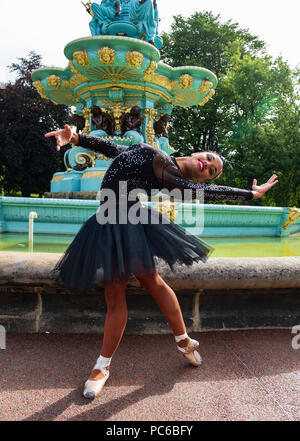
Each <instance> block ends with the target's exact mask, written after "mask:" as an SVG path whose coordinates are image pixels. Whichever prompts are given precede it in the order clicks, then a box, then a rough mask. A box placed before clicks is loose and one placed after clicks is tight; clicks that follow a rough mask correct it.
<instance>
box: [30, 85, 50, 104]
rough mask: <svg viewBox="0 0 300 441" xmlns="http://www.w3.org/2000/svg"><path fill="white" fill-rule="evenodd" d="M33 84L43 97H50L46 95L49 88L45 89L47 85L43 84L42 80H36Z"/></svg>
mask: <svg viewBox="0 0 300 441" xmlns="http://www.w3.org/2000/svg"><path fill="white" fill-rule="evenodd" d="M32 85H33V87H35V88H36V90H37V91H38V93H39V95H40V97H41V98H44V99H47V100H48V99H49V98H48V97H47V95H46V92H47V90H46V89H45V87H43V86H42V83H41V82H40V81H34V82H33V83H32Z"/></svg>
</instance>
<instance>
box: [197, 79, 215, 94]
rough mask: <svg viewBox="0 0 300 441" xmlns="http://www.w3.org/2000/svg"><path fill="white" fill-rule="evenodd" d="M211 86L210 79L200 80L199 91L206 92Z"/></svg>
mask: <svg viewBox="0 0 300 441" xmlns="http://www.w3.org/2000/svg"><path fill="white" fill-rule="evenodd" d="M212 87H213V83H212V82H211V81H206V80H204V81H202V84H201V87H200V88H199V92H200V93H201V94H204V93H206V92H208V91H209V90H210V89H211V88H212Z"/></svg>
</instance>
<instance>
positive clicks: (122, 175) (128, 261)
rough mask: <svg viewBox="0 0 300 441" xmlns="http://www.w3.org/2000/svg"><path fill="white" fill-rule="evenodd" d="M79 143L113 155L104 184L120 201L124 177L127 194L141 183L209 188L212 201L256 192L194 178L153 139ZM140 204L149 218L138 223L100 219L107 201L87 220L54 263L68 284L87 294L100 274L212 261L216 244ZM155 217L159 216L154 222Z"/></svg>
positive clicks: (113, 276)
mask: <svg viewBox="0 0 300 441" xmlns="http://www.w3.org/2000/svg"><path fill="white" fill-rule="evenodd" d="M79 145H80V146H82V147H85V148H86V149H89V150H92V151H95V152H99V153H102V154H103V155H105V156H106V157H107V158H111V159H113V161H112V163H111V165H110V166H109V168H108V170H107V172H106V174H105V176H104V178H103V181H102V185H101V189H111V190H114V192H115V196H116V197H119V199H118V200H119V201H120V196H121V195H120V192H119V183H120V181H126V182H127V189H126V194H125V196H126V198H127V195H128V193H129V192H130V191H131V190H135V189H138V190H143V191H145V192H146V193H147V194H148V195H151V194H153V190H154V191H157V192H158V191H161V190H162V189H167V190H169V191H170V190H173V189H179V190H181V191H184V190H185V189H188V190H192V191H190V192H189V195H190V197H191V199H195V198H196V199H197V190H204V200H207V201H224V200H233V201H244V200H249V199H252V197H253V194H252V192H251V191H247V190H241V189H239V188H231V187H224V186H218V185H207V184H197V183H194V182H191V181H189V180H188V179H186V178H185V177H184V176H183V175H182V173H181V171H180V168H179V166H178V164H177V162H176V160H175V159H174V158H171V157H169V156H168V155H167V154H165V153H163V152H162V151H160V150H157V149H155V148H153V147H151V146H149V145H147V144H138V145H133V146H131V147H128V148H127V147H124V146H120V145H117V144H114V143H112V142H109V141H106V140H104V139H102V138H95V137H89V136H84V135H80V136H79ZM122 191H123V190H122ZM122 196H124V195H123V194H122ZM202 197H203V192H202ZM185 198H186V194H184V200H185ZM118 200H117V199H116V204H113V205H114V206H116V207H117V210H115V212H116V213H118V214H120V213H121V211H122V210H121V208H120V204H118ZM136 205H137V213H139V214H140V219H144V220H145V219H146V220H147V222H144V221H138V222H137V223H136V222H132V220H131V219H129V220H128V222H125V223H123V222H121V221H120V218H118V217H116V220H115V221H113V222H111V221H109V222H102V220H101V221H99V216H98V214H99V212H101V211H102V212H103V211H105V204H102V203H101V204H100V207H99V210H98V212H97V214H95V215H93V216H91V217H90V218H89V219H88V220H87V221H86V222H85V223H84V224H83V225H82V227H81V229H80V231H79V232H78V234H77V235H76V237H75V238H74V240H73V242H72V243H71V245H70V246H69V247H68V249H67V251H66V252H65V254H64V255H63V256H62V258H61V259H60V260H59V262H58V263H57V265H56V267H55V269H54V270H55V271H58V279H59V280H60V281H61V282H62V284H63V285H64V287H65V288H67V289H68V290H69V291H71V292H73V293H79V294H86V293H88V292H89V291H90V289H91V287H92V285H93V283H94V282H95V280H96V279H97V280H98V281H102V282H105V283H120V282H122V283H123V282H126V281H128V279H129V278H130V277H131V275H132V274H134V275H135V276H137V277H139V276H143V275H146V274H153V272H154V269H155V267H156V265H157V264H158V263H159V261H160V260H162V261H164V262H166V263H167V264H168V265H169V266H170V268H171V269H172V270H173V268H174V266H175V264H176V265H177V264H180V265H192V264H193V263H194V262H198V261H202V262H206V260H207V258H208V257H209V256H210V255H211V253H212V252H213V250H214V248H213V247H212V246H210V245H209V244H208V243H206V242H205V241H203V240H202V239H201V238H199V237H196V236H193V235H191V234H189V233H188V231H186V230H185V229H184V228H183V227H181V226H180V225H177V224H176V223H174V222H172V221H169V220H168V219H167V218H165V217H164V216H163V215H162V214H161V213H159V212H158V211H157V210H153V208H151V207H148V206H144V205H143V204H141V203H140V202H137V204H136ZM101 208H102V210H101ZM149 219H150V222H148V220H149ZM152 219H156V220H158V222H152ZM166 220H167V222H165V221H166Z"/></svg>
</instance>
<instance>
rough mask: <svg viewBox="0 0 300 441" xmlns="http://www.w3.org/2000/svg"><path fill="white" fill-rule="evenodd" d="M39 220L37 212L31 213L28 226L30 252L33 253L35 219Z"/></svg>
mask: <svg viewBox="0 0 300 441" xmlns="http://www.w3.org/2000/svg"><path fill="white" fill-rule="evenodd" d="M36 218H38V214H37V213H36V212H35V211H31V212H30V213H29V225H28V252H29V253H33V219H36Z"/></svg>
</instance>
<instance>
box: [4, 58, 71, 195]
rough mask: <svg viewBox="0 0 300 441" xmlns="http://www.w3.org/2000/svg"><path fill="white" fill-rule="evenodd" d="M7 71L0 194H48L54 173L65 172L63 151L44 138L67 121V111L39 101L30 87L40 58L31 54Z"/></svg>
mask: <svg viewBox="0 0 300 441" xmlns="http://www.w3.org/2000/svg"><path fill="white" fill-rule="evenodd" d="M18 61H19V62H18V63H13V64H12V65H11V66H9V67H10V70H11V71H12V72H16V74H17V77H16V80H15V82H14V83H9V84H7V85H6V87H5V88H4V89H0V146H1V148H0V191H1V192H2V193H4V194H14V193H17V192H19V191H21V194H22V195H23V196H25V197H26V196H30V194H31V193H36V194H39V195H42V194H43V193H44V192H45V191H49V186H50V181H51V178H52V176H53V173H55V172H57V171H60V170H62V171H63V170H64V169H65V167H64V164H63V155H64V152H65V150H66V148H65V149H62V150H61V152H60V153H59V154H58V153H57V151H56V148H55V145H54V144H55V143H49V141H48V140H46V139H45V138H44V134H45V133H46V132H48V131H51V130H56V129H57V128H58V127H61V126H62V125H63V124H65V123H67V122H69V121H70V118H71V114H70V110H69V108H68V107H66V106H63V105H54V104H53V103H51V102H50V101H48V100H45V99H42V98H41V97H40V96H39V94H38V93H37V91H36V89H35V88H34V87H33V86H32V80H31V73H32V72H33V71H34V70H35V69H38V68H40V67H41V61H42V60H41V56H40V55H38V54H36V53H35V52H30V53H29V55H28V57H27V58H20V59H19V60H18Z"/></svg>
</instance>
